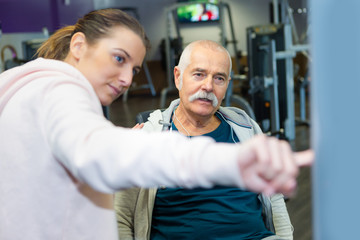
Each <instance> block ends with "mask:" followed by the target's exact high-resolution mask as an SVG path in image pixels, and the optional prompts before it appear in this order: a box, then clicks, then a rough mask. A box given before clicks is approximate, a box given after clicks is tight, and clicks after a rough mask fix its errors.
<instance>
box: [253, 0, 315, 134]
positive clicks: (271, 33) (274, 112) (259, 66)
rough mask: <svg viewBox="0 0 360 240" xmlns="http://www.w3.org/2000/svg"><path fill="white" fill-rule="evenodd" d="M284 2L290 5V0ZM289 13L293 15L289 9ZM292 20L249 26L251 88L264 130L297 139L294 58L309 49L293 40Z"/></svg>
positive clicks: (256, 110) (257, 115) (275, 13)
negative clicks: (288, 2) (298, 53)
mask: <svg viewBox="0 0 360 240" xmlns="http://www.w3.org/2000/svg"><path fill="white" fill-rule="evenodd" d="M283 4H284V5H285V6H286V7H287V8H283V9H289V8H288V4H287V1H285V0H284V1H283ZM274 6H277V1H275V4H274ZM273 9H274V11H276V12H274V16H277V15H278V12H277V8H276V7H274V8H273ZM275 9H276V10H275ZM287 16H288V17H289V18H290V19H292V15H290V14H289V12H288V14H287ZM275 21H276V20H275ZM284 22H285V21H284ZM292 24H293V20H291V21H290V22H289V23H274V24H269V25H262V26H253V27H249V28H248V29H247V46H248V64H249V84H250V90H249V92H250V95H251V105H252V107H253V110H254V113H255V116H256V120H257V122H258V123H259V124H260V127H261V128H262V129H263V131H264V132H268V133H269V134H270V135H274V136H276V137H278V138H283V139H287V140H294V139H295V96H294V73H293V58H294V57H295V56H296V53H297V52H304V51H306V50H308V49H309V46H308V45H301V44H295V45H294V44H293V38H292V33H293V32H292V31H293V30H294V27H295V26H292ZM302 100H304V99H302ZM302 117H304V116H302Z"/></svg>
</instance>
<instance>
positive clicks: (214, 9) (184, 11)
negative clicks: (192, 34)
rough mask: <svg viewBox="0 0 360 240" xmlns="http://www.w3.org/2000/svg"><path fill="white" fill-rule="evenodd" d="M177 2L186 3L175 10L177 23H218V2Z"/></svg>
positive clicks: (190, 0)
mask: <svg viewBox="0 0 360 240" xmlns="http://www.w3.org/2000/svg"><path fill="white" fill-rule="evenodd" d="M178 2H181V3H183V2H186V3H188V4H187V5H185V6H181V7H178V8H177V17H178V20H179V23H201V22H202V23H204V22H205V23H206V22H207V23H208V22H217V21H219V5H218V0H207V1H206V0H204V1H196V0H194V1H192V0H187V1H186V0H178ZM191 2H194V3H191Z"/></svg>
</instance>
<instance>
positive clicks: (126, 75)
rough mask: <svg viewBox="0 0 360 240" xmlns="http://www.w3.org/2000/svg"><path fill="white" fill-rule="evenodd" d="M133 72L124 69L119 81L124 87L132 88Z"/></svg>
mask: <svg viewBox="0 0 360 240" xmlns="http://www.w3.org/2000/svg"><path fill="white" fill-rule="evenodd" d="M133 77H134V75H133V70H132V69H126V70H125V69H122V70H121V72H120V74H119V81H120V82H121V85H122V86H124V87H130V85H131V83H132V79H133Z"/></svg>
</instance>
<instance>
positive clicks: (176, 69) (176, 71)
mask: <svg viewBox="0 0 360 240" xmlns="http://www.w3.org/2000/svg"><path fill="white" fill-rule="evenodd" d="M180 75H181V74H180V68H179V67H178V66H176V67H174V81H175V86H176V88H177V89H178V90H180V89H179V86H180Z"/></svg>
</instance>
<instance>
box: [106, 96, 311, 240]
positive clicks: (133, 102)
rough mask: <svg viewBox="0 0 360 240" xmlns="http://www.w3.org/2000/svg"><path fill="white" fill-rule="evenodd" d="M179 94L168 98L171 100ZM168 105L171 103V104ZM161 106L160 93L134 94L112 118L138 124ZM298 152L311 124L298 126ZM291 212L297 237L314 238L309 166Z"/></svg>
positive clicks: (291, 202) (304, 144)
mask: <svg viewBox="0 0 360 240" xmlns="http://www.w3.org/2000/svg"><path fill="white" fill-rule="evenodd" d="M176 97H177V96H176V95H171V96H169V97H168V99H167V102H168V103H170V101H171V100H172V99H174V98H176ZM167 105H168V104H167ZM159 106H160V99H159V97H158V96H156V97H152V96H151V95H150V94H148V95H147V94H145V95H131V94H129V96H128V99H127V101H126V102H125V101H123V99H121V98H120V99H118V100H117V101H116V102H114V103H113V104H112V106H111V107H110V120H111V121H112V122H113V123H114V124H115V125H118V126H124V127H132V126H134V125H135V116H136V114H137V113H139V112H141V111H146V110H150V109H157V108H159ZM291 145H292V147H293V149H294V150H295V151H299V150H303V149H307V148H308V147H309V127H307V126H298V127H296V138H295V140H294V141H292V142H291ZM287 207H288V211H289V215H290V218H291V221H292V224H293V226H294V229H295V231H294V239H295V240H311V239H312V219H311V169H310V168H305V169H302V170H301V171H300V175H299V177H298V191H297V194H296V196H295V197H293V198H291V199H288V200H287Z"/></svg>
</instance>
